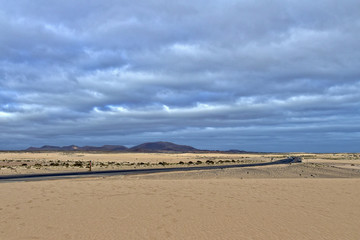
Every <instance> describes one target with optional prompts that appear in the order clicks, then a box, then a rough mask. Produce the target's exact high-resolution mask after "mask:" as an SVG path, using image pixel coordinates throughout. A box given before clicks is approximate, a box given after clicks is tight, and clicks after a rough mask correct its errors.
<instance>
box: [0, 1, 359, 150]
mask: <svg viewBox="0 0 360 240" xmlns="http://www.w3.org/2000/svg"><path fill="white" fill-rule="evenodd" d="M0 3H1V6H2V7H1V10H0V30H1V35H0V139H1V142H0V149H19V148H24V147H28V146H29V145H36V146H39V145H43V144H55V145H65V144H78V145H85V144H92V145H101V144H129V145H132V144H137V143H141V142H145V141H153V140H154V141H155V140H169V141H170V140H171V141H174V142H177V143H182V144H190V145H194V146H195V147H199V148H216V149H229V148H240V149H245V150H253V151H315V152H324V151H358V149H357V146H358V143H359V133H360V131H359V127H358V125H359V123H360V121H359V120H360V119H359V116H360V114H359V109H360V108H359V107H360V97H359V96H360V95H359V94H358V93H359V90H360V72H359V70H358V66H359V65H360V63H359V59H360V50H359V49H360V43H359V41H358V39H360V18H359V16H358V12H359V10H360V4H359V3H358V1H350V0H349V1H345V2H342V3H341V4H340V3H339V2H338V1H332V0H321V1H316V2H314V1H290V0H289V1H280V0H279V1H273V2H272V4H269V3H268V2H266V1H263V2H261V1H260V2H259V1H256V2H254V1H245V0H243V1H230V0H229V1H212V2H208V1H201V0H199V1H193V2H192V4H188V3H186V2H185V1H179V2H177V3H172V2H169V1H138V2H137V3H136V4H135V3H133V2H132V1H112V0H105V1H101V2H99V1H76V2H74V1H61V2H59V1H51V2H49V1H37V2H36V3H33V2H32V3H30V2H29V1H21V0H15V1H3V0H0Z"/></svg>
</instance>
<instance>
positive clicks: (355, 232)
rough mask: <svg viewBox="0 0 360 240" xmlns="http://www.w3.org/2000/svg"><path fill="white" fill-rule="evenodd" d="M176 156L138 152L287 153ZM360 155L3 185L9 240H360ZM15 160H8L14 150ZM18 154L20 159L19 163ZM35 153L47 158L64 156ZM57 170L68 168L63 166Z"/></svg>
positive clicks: (4, 234)
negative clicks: (260, 164)
mask: <svg viewBox="0 0 360 240" xmlns="http://www.w3.org/2000/svg"><path fill="white" fill-rule="evenodd" d="M4 154H8V153H4ZM39 154H40V153H39ZM42 154H44V153H42ZM51 154H55V155H54V156H56V157H58V156H62V155H61V154H62V153H51ZM59 154H60V155H59ZM0 155H1V154H0ZM90 155H91V154H90ZM105 155H106V157H108V158H104V159H102V158H101V157H99V155H97V157H98V161H103V162H104V163H107V162H109V161H111V162H112V161H114V160H118V159H120V160H118V161H119V162H121V161H124V160H123V159H126V161H129V159H130V156H129V155H128V156H126V155H121V157H123V158H121V157H120V156H116V157H113V158H110V155H107V154H105ZM303 155H304V154H303ZM21 156H23V157H25V155H21ZM85 156H86V155H85ZM140 156H141V157H142V159H141V160H140V158H141V157H140ZM175 156H176V155H174V154H170V155H166V154H148V158H146V154H140V155H138V154H135V155H132V158H133V159H135V160H136V159H138V161H142V162H145V161H153V163H154V164H156V163H158V162H159V159H160V161H167V162H171V161H173V163H174V164H176V163H177V162H178V161H179V159H180V158H181V159H182V161H191V160H192V161H194V160H196V159H202V162H203V163H202V164H205V163H204V162H205V159H210V158H211V159H213V160H219V159H223V161H225V159H228V160H230V159H234V160H236V161H237V160H239V161H241V160H246V161H254V162H259V161H271V159H272V160H276V159H277V158H279V159H281V158H283V156H282V155H276V156H265V157H264V156H262V155H256V156H254V155H251V156H249V158H245V157H246V156H245V155H241V154H240V155H232V154H230V155H229V156H225V155H222V154H218V155H217V154H213V155H191V154H184V155H182V154H178V156H180V157H178V156H177V157H175ZM306 156H309V155H306ZM314 156H315V157H314ZM358 156H359V155H357V154H355V155H354V154H348V155H346V154H345V155H311V158H310V157H308V158H306V157H305V155H304V156H303V157H304V161H303V163H297V164H291V165H289V164H284V165H270V166H261V167H247V168H234V169H218V170H207V171H194V172H174V173H162V174H147V175H127V176H116V177H105V178H103V177H102V178H81V179H65V180H51V181H49V180H47V181H31V182H0V239H6V240H15V239H41V240H42V239H44V240H45V239H56V240H57V239H59V240H60V239H79V240H81V239H252V240H258V239H264V240H265V239H269V240H272V239H274V240H275V239H299V240H300V239H301V240H302V239H330V240H332V239H334V240H335V239H348V240H358V239H360V230H359V229H360V228H359V222H360V201H359V199H360V170H359V169H358V166H359V164H360V162H359V161H360V160H359V159H358ZM6 157H7V159H6V160H5V159H3V161H8V160H9V157H11V156H10V155H7V156H6ZM13 157H14V156H13ZM18 157H19V156H16V157H14V158H13V159H12V160H15V163H18V162H16V161H17V160H19V159H18ZM33 157H34V156H33ZM38 157H39V155H36V157H34V158H38ZM46 157H48V156H46ZM46 157H45V156H43V158H46ZM82 157H84V156H82ZM93 157H94V156H93ZM94 158H95V157H94ZM84 159H85V160H87V159H88V158H85V157H84ZM151 159H153V160H151ZM22 160H25V161H27V160H31V158H30V157H29V156H27V157H26V158H24V159H22ZM35 160H38V161H44V162H43V163H45V162H46V161H53V160H56V161H57V158H51V159H50V158H49V159H45V160H44V159H35ZM68 160H69V159H68V157H67V158H64V159H62V161H68ZM94 161H95V160H94ZM130 161H131V159H130ZM9 163H13V162H11V161H10V162H9ZM28 163H29V165H31V163H32V162H28ZM224 164H226V163H224ZM111 166H112V165H111ZM135 166H137V165H135ZM23 167H24V166H21V165H20V166H13V168H23ZM51 167H54V168H58V170H59V169H60V168H61V167H62V166H51ZM51 167H50V166H49V169H50V168H51ZM108 167H110V166H108ZM43 168H44V169H45V168H46V167H43ZM70 168H71V167H70ZM24 169H26V168H24ZM44 169H43V170H44ZM74 169H76V168H74ZM28 170H29V169H28ZM30 170H31V168H30ZM33 170H34V171H35V170H38V171H40V170H41V169H33ZM11 171H12V172H13V170H11ZM50 171H54V169H50Z"/></svg>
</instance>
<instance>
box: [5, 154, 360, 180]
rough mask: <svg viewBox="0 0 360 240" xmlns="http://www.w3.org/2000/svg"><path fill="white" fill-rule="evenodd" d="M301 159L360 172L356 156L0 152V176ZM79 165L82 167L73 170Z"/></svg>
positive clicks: (359, 158) (358, 155)
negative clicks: (289, 158) (295, 157)
mask: <svg viewBox="0 0 360 240" xmlns="http://www.w3.org/2000/svg"><path fill="white" fill-rule="evenodd" d="M288 156H301V157H302V158H303V162H304V163H307V164H322V165H327V166H334V167H342V168H350V169H360V154H346V153H338V154H309V153H279V154H220V153H202V154H200V153H197V154H195V153H182V154H181V153H176V154H167V153H160V154H159V153H102V152H42V153H37V152H0V175H8V174H29V173H41V172H64V171H88V168H87V165H88V164H89V161H91V162H92V165H93V170H111V169H127V168H152V167H159V166H160V165H159V163H162V162H165V163H167V164H168V166H172V165H179V163H180V162H183V163H185V164H184V165H185V166H186V165H187V163H189V162H193V163H196V162H197V161H200V162H201V163H202V164H206V161H212V162H214V163H218V162H221V161H223V163H221V164H234V163H240V164H241V163H258V162H270V161H276V160H280V159H284V158H287V157H288ZM77 161H79V162H81V163H82V164H83V166H82V167H79V166H74V164H75V163H76V162H77Z"/></svg>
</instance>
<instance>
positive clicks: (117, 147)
mask: <svg viewBox="0 0 360 240" xmlns="http://www.w3.org/2000/svg"><path fill="white" fill-rule="evenodd" d="M127 149H128V148H127V147H125V146H121V145H104V146H102V147H93V146H84V147H78V146H76V145H70V146H63V147H58V146H50V145H44V146H42V147H40V148H36V147H29V148H27V149H26V150H25V151H126V150H127Z"/></svg>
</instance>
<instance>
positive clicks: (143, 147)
mask: <svg viewBox="0 0 360 240" xmlns="http://www.w3.org/2000/svg"><path fill="white" fill-rule="evenodd" d="M129 151H130V152H195V151H199V150H198V149H196V148H193V147H191V146H186V145H178V144H175V143H171V142H149V143H143V144H140V145H137V146H135V147H132V148H130V149H129Z"/></svg>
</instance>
